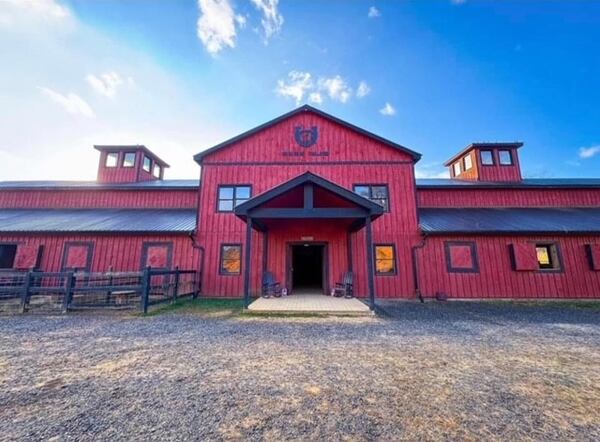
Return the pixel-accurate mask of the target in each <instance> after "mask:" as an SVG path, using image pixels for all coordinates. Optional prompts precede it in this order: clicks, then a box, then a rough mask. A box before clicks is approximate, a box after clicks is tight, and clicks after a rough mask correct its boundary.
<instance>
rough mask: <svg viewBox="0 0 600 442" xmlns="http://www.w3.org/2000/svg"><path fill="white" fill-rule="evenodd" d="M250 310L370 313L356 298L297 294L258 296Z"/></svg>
mask: <svg viewBox="0 0 600 442" xmlns="http://www.w3.org/2000/svg"><path fill="white" fill-rule="evenodd" d="M248 310H250V311H251V312H261V313H324V314H325V313H326V314H340V315H370V314H372V312H371V310H369V307H368V306H367V305H366V304H364V303H363V302H361V301H359V300H358V299H356V298H351V299H345V298H335V297H333V296H325V295H313V294H310V295H309V294H306V295H305V294H297V295H290V296H283V297H281V298H258V299H257V300H255V301H254V302H253V303H252V304H250V306H248Z"/></svg>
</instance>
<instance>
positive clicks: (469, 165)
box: [463, 155, 473, 170]
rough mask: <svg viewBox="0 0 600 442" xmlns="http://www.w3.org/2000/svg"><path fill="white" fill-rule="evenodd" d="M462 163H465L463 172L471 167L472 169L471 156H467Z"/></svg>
mask: <svg viewBox="0 0 600 442" xmlns="http://www.w3.org/2000/svg"><path fill="white" fill-rule="evenodd" d="M463 162H464V163H465V164H464V166H465V170H469V169H470V168H471V167H473V160H472V159H471V155H467V156H466V157H465V158H464V159H463Z"/></svg>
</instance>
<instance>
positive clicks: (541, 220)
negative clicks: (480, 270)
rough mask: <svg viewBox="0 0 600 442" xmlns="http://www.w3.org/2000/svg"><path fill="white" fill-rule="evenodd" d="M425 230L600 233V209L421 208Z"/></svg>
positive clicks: (436, 231) (439, 231) (442, 231)
mask: <svg viewBox="0 0 600 442" xmlns="http://www.w3.org/2000/svg"><path fill="white" fill-rule="evenodd" d="M419 223H420V226H421V229H422V230H423V231H424V232H426V233H431V234H436V233H437V234H441V233H465V234H468V233H498V234H503V233H519V234H522V233H531V234H535V233H562V234H565V233H600V208H494V209H488V208H484V209H479V208H468V209H446V208H443V209H442V208H434V209H419Z"/></svg>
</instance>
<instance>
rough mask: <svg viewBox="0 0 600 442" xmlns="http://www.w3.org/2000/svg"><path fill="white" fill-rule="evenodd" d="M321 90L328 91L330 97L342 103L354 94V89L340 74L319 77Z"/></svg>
mask: <svg viewBox="0 0 600 442" xmlns="http://www.w3.org/2000/svg"><path fill="white" fill-rule="evenodd" d="M318 87H319V90H322V91H324V92H326V93H327V95H328V96H329V98H331V99H332V100H334V101H339V102H340V103H347V102H348V100H350V97H351V96H352V89H351V88H350V87H349V86H348V84H347V83H346V81H345V80H344V79H343V78H342V77H341V76H339V75H336V76H335V77H331V78H319V81H318Z"/></svg>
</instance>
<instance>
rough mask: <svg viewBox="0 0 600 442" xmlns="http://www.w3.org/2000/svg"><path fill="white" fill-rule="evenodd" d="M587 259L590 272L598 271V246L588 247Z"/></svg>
mask: <svg viewBox="0 0 600 442" xmlns="http://www.w3.org/2000/svg"><path fill="white" fill-rule="evenodd" d="M588 257H589V260H590V268H591V269H592V270H600V244H589V245H588Z"/></svg>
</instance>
